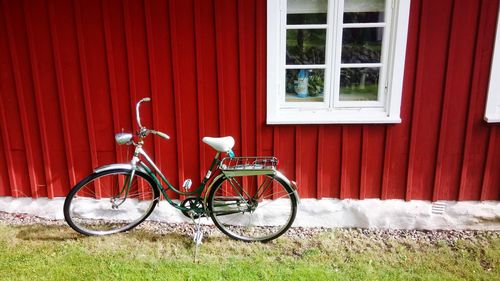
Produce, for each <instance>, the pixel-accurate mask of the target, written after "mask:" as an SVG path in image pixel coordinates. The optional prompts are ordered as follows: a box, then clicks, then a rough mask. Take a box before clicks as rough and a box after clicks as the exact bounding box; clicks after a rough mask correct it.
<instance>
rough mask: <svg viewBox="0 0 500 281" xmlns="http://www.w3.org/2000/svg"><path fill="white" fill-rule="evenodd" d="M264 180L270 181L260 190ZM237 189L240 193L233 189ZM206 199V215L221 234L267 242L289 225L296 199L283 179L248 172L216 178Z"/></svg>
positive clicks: (291, 220)
mask: <svg viewBox="0 0 500 281" xmlns="http://www.w3.org/2000/svg"><path fill="white" fill-rule="evenodd" d="M266 180H267V181H270V182H268V187H267V190H264V189H263V185H264V183H265V182H266ZM235 183H238V185H239V187H238V186H236V187H235V185H236V184H235ZM238 188H239V189H240V192H237V191H236V189H238ZM259 190H260V191H259ZM242 191H244V192H242ZM259 192H260V193H261V195H262V196H259ZM238 193H239V194H238ZM207 201H208V210H209V212H210V217H211V218H212V220H213V222H214V224H215V226H216V227H217V228H219V229H220V230H221V231H222V232H223V233H224V234H226V235H227V236H229V237H231V238H233V239H236V240H241V241H245V242H268V241H271V240H273V239H276V238H278V237H279V236H281V235H283V234H284V233H285V232H286V231H287V230H288V229H289V228H290V227H291V225H292V223H293V221H294V220H295V216H296V214H297V201H298V198H297V197H296V195H295V192H294V190H293V188H292V187H291V186H290V185H288V184H287V181H285V180H284V179H283V178H281V177H279V176H277V175H260V176H256V175H252V176H241V177H230V178H227V177H222V178H220V179H219V180H218V181H217V182H215V183H214V185H213V188H212V189H211V190H210V192H209V196H208V198H207Z"/></svg>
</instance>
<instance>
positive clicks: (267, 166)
mask: <svg viewBox="0 0 500 281" xmlns="http://www.w3.org/2000/svg"><path fill="white" fill-rule="evenodd" d="M277 167H278V158H276V157H272V156H271V157H232V158H231V157H226V158H223V159H222V161H221V162H220V164H219V168H220V169H221V170H222V171H255V170H273V171H275V170H276V169H277Z"/></svg>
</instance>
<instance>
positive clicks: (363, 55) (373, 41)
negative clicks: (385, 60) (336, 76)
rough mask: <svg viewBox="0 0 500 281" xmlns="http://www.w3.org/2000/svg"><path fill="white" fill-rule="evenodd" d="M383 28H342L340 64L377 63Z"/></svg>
mask: <svg viewBox="0 0 500 281" xmlns="http://www.w3.org/2000/svg"><path fill="white" fill-rule="evenodd" d="M383 33H384V28H383V27H378V28H377V27H374V28H344V30H343V34H342V63H378V62H380V53H381V49H382V38H383Z"/></svg>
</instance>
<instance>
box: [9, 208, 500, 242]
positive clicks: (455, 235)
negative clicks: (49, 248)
mask: <svg viewBox="0 0 500 281" xmlns="http://www.w3.org/2000/svg"><path fill="white" fill-rule="evenodd" d="M202 220H205V219H202ZM0 223H3V224H7V225H15V226H20V225H33V224H40V225H59V226H64V225H67V224H66V222H65V221H64V220H54V219H47V218H42V217H38V216H34V215H29V214H20V213H6V212H2V211H0ZM137 229H142V230H146V231H151V232H153V233H155V234H169V233H176V234H180V235H185V236H191V235H192V234H193V232H194V224H192V223H166V222H157V221H149V220H148V221H145V222H143V223H142V224H140V225H139V226H138V227H137ZM331 230H332V229H330V228H322V227H315V228H306V227H292V228H290V229H289V230H288V231H287V232H286V233H285V236H287V237H291V238H299V239H301V238H311V237H315V236H318V235H320V234H323V233H327V232H329V231H331ZM203 231H204V233H205V234H206V235H209V236H223V234H222V232H220V231H219V230H218V229H217V227H215V226H214V225H204V226H203ZM335 235H336V236H337V237H339V239H346V240H352V239H356V238H369V239H370V240H372V241H374V242H378V243H382V244H386V243H387V242H388V241H389V240H391V239H392V240H396V241H397V242H402V243H406V242H411V243H413V242H414V243H416V244H419V243H426V244H432V245H437V244H443V243H445V244H447V245H449V246H454V245H455V244H456V243H457V241H459V240H465V241H470V242H473V243H479V244H485V245H487V244H488V241H490V240H491V239H499V238H500V231H480V230H432V231H431V230H407V229H362V228H337V229H335Z"/></svg>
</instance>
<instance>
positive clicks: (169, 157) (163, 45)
mask: <svg viewBox="0 0 500 281" xmlns="http://www.w3.org/2000/svg"><path fill="white" fill-rule="evenodd" d="M144 9H145V13H146V23H147V27H146V28H147V38H148V46H149V47H148V50H149V54H150V56H149V58H150V59H149V64H150V65H151V67H150V73H151V89H152V95H153V97H154V100H153V112H154V118H156V119H157V120H156V121H154V123H155V128H156V129H158V130H160V131H162V132H165V133H167V134H168V135H170V137H171V139H170V140H169V141H164V140H160V141H161V142H160V143H159V144H158V148H159V150H158V151H156V153H155V155H156V159H157V160H160V159H161V164H159V167H160V168H161V169H162V171H163V172H164V174H165V176H166V177H167V178H168V179H169V181H170V183H172V184H173V185H174V186H179V180H178V178H177V177H178V169H177V149H176V145H177V144H176V143H177V141H182V140H180V139H178V138H177V136H176V135H175V134H174V135H173V134H172V133H174V132H175V124H176V121H175V120H176V117H175V110H174V104H175V102H174V93H173V84H172V83H173V82H172V61H171V58H172V54H171V49H170V37H171V36H170V27H169V20H168V14H169V10H168V9H169V7H168V3H167V2H165V1H162V0H148V1H146V2H145V8H144ZM153 57H154V58H153ZM169 196H170V197H173V196H176V195H175V193H174V192H172V191H169Z"/></svg>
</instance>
